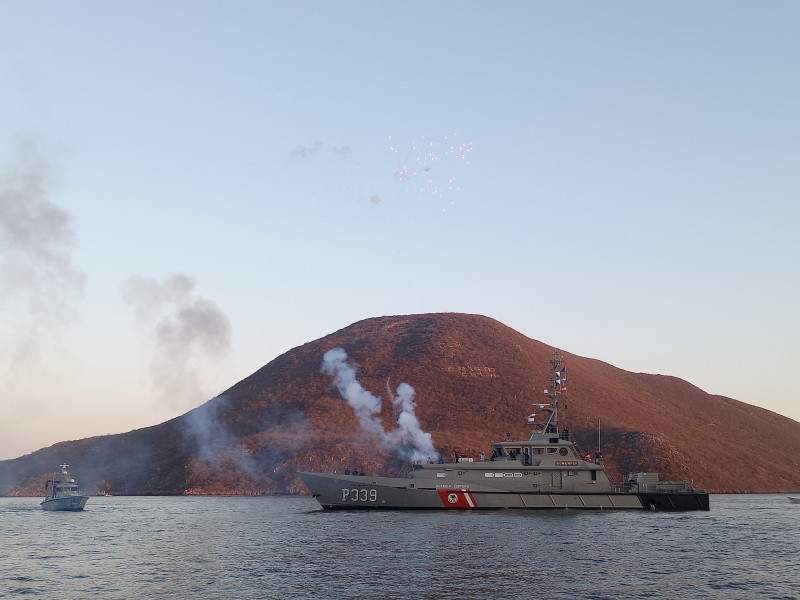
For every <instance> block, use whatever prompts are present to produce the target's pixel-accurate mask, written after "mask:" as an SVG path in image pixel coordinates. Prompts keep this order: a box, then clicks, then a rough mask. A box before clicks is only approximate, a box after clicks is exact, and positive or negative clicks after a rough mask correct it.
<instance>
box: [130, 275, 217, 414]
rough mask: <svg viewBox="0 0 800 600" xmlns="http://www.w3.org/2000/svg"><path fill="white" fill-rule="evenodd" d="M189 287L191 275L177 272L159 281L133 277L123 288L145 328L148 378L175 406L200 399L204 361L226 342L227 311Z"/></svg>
mask: <svg viewBox="0 0 800 600" xmlns="http://www.w3.org/2000/svg"><path fill="white" fill-rule="evenodd" d="M194 286H195V282H194V279H192V278H191V277H189V276H188V275H184V274H181V273H176V274H173V275H170V276H169V277H167V278H166V279H164V280H163V281H158V280H156V279H152V278H143V277H133V278H131V279H129V280H128V282H127V283H126V284H125V285H124V286H123V289H122V296H123V298H124V299H125V300H126V302H128V303H129V304H130V305H131V306H133V308H134V309H135V311H136V316H137V320H138V321H139V322H140V323H142V324H143V325H144V326H145V327H146V331H147V332H148V333H149V337H150V343H151V345H152V346H151V347H152V352H153V355H152V363H151V373H152V377H153V382H154V384H155V385H156V387H158V388H159V390H160V392H161V394H162V395H163V396H164V397H165V399H167V400H168V401H169V402H170V404H171V405H173V406H176V407H178V406H181V405H184V404H186V403H187V402H189V403H191V402H194V401H196V400H198V399H201V398H202V390H201V383H200V372H201V369H202V367H203V364H204V362H205V361H206V360H209V359H215V358H219V357H221V356H223V355H224V354H225V353H226V352H227V351H228V350H229V349H230V345H231V325H230V321H229V319H228V317H227V315H226V314H225V313H224V312H223V311H222V310H221V309H220V308H219V307H218V306H217V305H216V304H215V303H214V302H212V301H210V300H206V299H205V298H200V297H197V296H196V295H195V293H194Z"/></svg>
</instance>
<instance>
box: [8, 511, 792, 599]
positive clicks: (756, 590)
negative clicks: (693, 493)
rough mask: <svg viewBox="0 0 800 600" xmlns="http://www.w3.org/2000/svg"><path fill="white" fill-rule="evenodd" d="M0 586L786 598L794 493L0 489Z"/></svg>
mask: <svg viewBox="0 0 800 600" xmlns="http://www.w3.org/2000/svg"><path fill="white" fill-rule="evenodd" d="M0 523H1V524H2V526H1V527H2V535H3V544H1V545H0V597H6V596H10V597H16V596H34V597H36V596H46V597H48V598H62V599H63V598H86V597H89V596H97V597H100V598H188V597H200V598H211V597H214V598H218V597H219V598H223V597H224V598H364V597H382V598H401V597H402V598H407V597H408V596H409V592H408V590H409V588H410V589H413V590H415V592H414V593H413V596H415V597H422V598H456V597H457V598H460V599H463V598H532V597H535V596H539V595H542V596H545V597H548V598H566V597H572V598H652V597H654V596H656V597H661V598H683V597H693V598H726V599H727V598H759V597H760V598H796V597H797V594H798V590H800V552H798V547H797V544H798V540H800V505H792V504H790V503H789V502H788V500H787V499H786V497H785V496H777V495H750V496H713V497H712V508H711V511H710V512H691V513H674V514H673V513H651V512H638V511H635V512H634V511H630V512H624V511H599V512H596V511H592V512H581V511H571V510H568V511H554V512H534V511H493V512H445V511H423V512H399V511H398V512H393V511H388V512H383V511H364V512H324V511H322V510H320V509H319V505H318V504H317V503H316V502H315V501H314V500H312V499H311V498H306V497H304V498H299V497H236V498H221V497H208V498H206V497H122V496H114V497H97V498H91V499H90V500H89V504H88V505H87V508H86V510H85V511H83V512H78V513H59V512H46V511H43V510H41V509H40V507H39V499H36V498H0Z"/></svg>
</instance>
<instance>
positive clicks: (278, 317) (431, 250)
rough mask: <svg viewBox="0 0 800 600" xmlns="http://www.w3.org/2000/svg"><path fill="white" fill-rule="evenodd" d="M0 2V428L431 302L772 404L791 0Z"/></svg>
mask: <svg viewBox="0 0 800 600" xmlns="http://www.w3.org/2000/svg"><path fill="white" fill-rule="evenodd" d="M2 12H3V17H2V19H0V311H2V323H0V376H1V377H2V384H0V385H1V386H2V387H0V410H1V411H2V412H0V458H11V457H15V456H19V455H20V454H23V453H27V452H31V451H33V450H36V449H38V448H40V447H43V446H46V445H50V444H52V443H54V442H57V441H61V440H64V439H78V438H82V437H86V436H90V435H98V434H105V433H117V432H122V431H128V430H130V429H133V428H137V427H142V426H147V425H152V424H155V423H159V422H162V421H164V420H166V419H168V418H171V417H172V416H175V415H178V414H182V413H184V412H186V410H188V409H189V408H192V407H194V406H197V405H198V404H201V403H202V402H204V401H205V400H207V399H208V398H210V397H212V396H213V395H215V394H217V393H218V392H220V391H222V390H224V389H226V388H227V387H229V386H230V385H232V384H233V383H235V382H237V381H239V380H241V379H243V378H244V377H246V376H248V375H250V374H251V373H252V372H254V371H255V370H257V369H258V368H260V367H261V366H263V365H264V364H266V363H267V362H269V361H270V360H272V359H273V358H275V357H276V356H278V355H279V354H282V353H283V352H285V351H287V350H289V349H290V348H293V347H295V346H298V345H301V344H303V343H305V342H308V341H311V340H313V339H317V338H319V337H321V336H323V335H326V334H328V333H330V332H332V331H335V330H337V329H340V328H342V327H345V326H347V325H349V324H351V323H353V322H355V321H358V320H361V319H365V318H368V317H373V316H380V315H387V314H406V313H419V312H439V311H448V312H468V313H480V314H484V315H487V316H490V317H493V318H495V319H497V320H499V321H501V322H503V323H505V324H506V325H508V326H510V327H512V328H514V329H516V330H518V331H520V332H522V333H523V334H525V335H527V336H529V337H531V338H534V339H538V340H541V341H543V342H545V343H547V344H550V345H552V346H554V347H559V348H562V349H564V350H566V351H569V352H573V353H576V354H580V355H583V356H589V357H592V358H597V359H600V360H603V361H606V362H609V363H611V364H614V365H616V366H618V367H620V368H623V369H627V370H631V371H642V372H648V373H662V374H668V375H674V376H677V377H681V378H683V379H686V380H688V381H690V382H692V383H694V384H695V385H698V386H699V387H701V388H702V389H704V390H706V391H707V392H710V393H715V394H723V395H727V396H730V397H733V398H736V399H738V400H742V401H744V402H748V403H751V404H756V405H758V406H763V407H765V408H768V409H770V410H773V411H776V412H779V413H781V414H783V415H786V416H788V417H791V418H793V419H796V420H800V402H798V400H800V384H799V383H798V381H797V378H796V377H795V371H796V369H797V365H798V364H800V343H798V339H800V319H798V311H797V308H796V306H797V304H798V302H797V298H798V296H800V270H799V269H798V264H800V243H798V241H797V228H798V223H799V222H800V208H798V200H800V198H798V190H800V142H798V140H800V110H798V106H800V38H798V35H797V28H798V23H799V22H800V19H799V17H800V5H798V4H797V3H796V2H770V3H766V4H765V3H757V2H727V1H726V2H702V3H695V2H670V3H654V2H647V3H644V2H611V3H600V2H574V3H560V2H559V3H555V2H552V3H539V2H505V3H488V2H402V3H399V2H398V3H388V2H279V3H276V2H168V3H166V2H137V3H133V4H132V3H121V2H119V3H109V2H81V3H61V2H36V3H34V2H22V1H14V0H12V1H9V2H6V3H4V5H3V7H2ZM157 334H160V337H156V335H157ZM321 360H322V357H320V361H321ZM409 383H410V384H411V385H413V384H414V382H413V381H410V382H409ZM378 393H379V391H378Z"/></svg>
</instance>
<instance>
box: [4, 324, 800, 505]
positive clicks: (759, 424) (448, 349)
mask: <svg viewBox="0 0 800 600" xmlns="http://www.w3.org/2000/svg"><path fill="white" fill-rule="evenodd" d="M335 347H341V348H343V349H344V350H345V351H346V352H347V354H348V357H349V360H350V361H351V363H352V364H353V365H355V366H356V368H357V371H356V376H357V378H358V381H359V382H360V383H361V384H362V385H363V387H364V388H366V389H367V390H369V391H370V392H372V394H374V395H376V396H382V397H383V398H384V401H383V405H382V412H381V420H382V423H383V426H384V428H385V429H386V430H390V429H393V428H394V427H396V424H395V421H396V416H394V415H393V410H394V409H393V407H392V405H391V403H390V402H389V401H388V398H389V392H388V391H387V388H390V389H391V390H395V389H396V388H397V386H398V385H399V384H400V383H401V382H407V383H409V384H411V385H412V386H413V387H414V390H415V392H416V403H417V408H416V414H417V416H418V417H419V420H420V424H421V427H422V428H423V429H424V430H425V431H427V432H429V433H431V434H432V436H433V442H434V444H435V445H436V448H437V449H438V450H439V451H440V452H441V453H442V454H443V455H444V456H445V457H453V456H454V454H455V453H456V452H458V453H460V454H462V455H471V456H477V454H478V452H481V451H484V452H488V451H489V443H490V442H491V441H497V440H500V439H502V438H504V437H505V435H506V432H510V433H511V434H512V435H513V436H514V437H522V436H524V437H527V435H528V430H527V427H526V425H525V417H526V416H527V415H528V414H529V413H530V412H531V404H532V403H533V402H536V403H538V402H540V401H541V400H542V390H543V389H544V388H545V387H546V386H547V385H548V382H549V364H548V361H549V360H550V358H551V356H552V348H550V347H549V346H546V345H544V344H542V343H541V342H537V341H535V340H532V339H530V338H527V337H525V336H523V335H522V334H520V333H518V332H516V331H514V330H512V329H510V328H508V327H506V326H505V325H503V324H501V323H499V322H497V321H495V320H493V319H490V318H487V317H483V316H478V315H464V314H426V315H411V316H396V317H380V318H373V319H367V320H365V321H361V322H358V323H355V324H353V325H351V326H349V327H347V328H345V329H342V330H340V331H337V332H335V333H333V334H331V335H328V336H326V337H324V338H322V339H319V340H316V341H314V342H310V343H308V344H305V345H303V346H300V347H298V348H295V349H293V350H290V351H289V352H287V353H285V354H283V355H282V356H279V357H278V358H276V359H275V360H273V361H272V362H270V363H269V364H267V365H266V366H264V367H263V368H261V369H260V370H258V371H257V372H256V373H254V374H253V375H251V376H250V377H248V378H246V379H244V380H243V381H241V382H239V383H237V384H236V385H234V386H233V387H232V388H230V389H229V390H227V391H226V392H225V393H224V394H222V395H221V396H219V397H217V398H214V399H212V400H210V401H209V402H207V403H206V404H204V405H203V406H201V407H199V408H197V409H195V410H193V411H191V412H189V413H187V414H185V415H183V416H181V417H178V418H175V419H172V420H170V421H167V422H165V423H162V424H160V425H156V426H153V427H148V428H145V429H140V430H135V431H131V432H128V433H125V434H119V435H109V436H102V437H95V438H89V439H84V440H78V441H70V442H61V443H58V444H55V445H54V446H51V447H49V448H45V449H42V450H39V451H37V452H34V453H32V454H29V455H26V456H23V457H20V458H17V459H13V460H6V461H0V495H34V496H37V495H41V494H42V490H43V488H44V481H45V480H46V479H47V477H48V476H49V475H50V474H51V473H52V472H53V470H54V468H55V467H56V466H57V465H58V464H59V463H61V462H68V463H70V464H71V465H73V471H74V473H75V475H76V478H78V479H79V482H80V483H81V484H82V485H83V486H84V487H86V488H87V490H89V491H98V492H99V491H101V490H107V491H110V492H113V493H116V494H183V493H190V494H191V493H198V494H274V493H305V492H306V490H305V488H304V487H303V485H302V483H301V482H300V480H299V478H298V477H297V471H298V470H303V469H309V470H324V471H330V470H339V471H343V470H344V469H346V468H350V469H357V470H359V471H366V472H384V473H386V472H388V473H392V472H396V471H397V470H398V469H399V468H400V467H399V464H400V463H399V461H398V457H397V456H396V455H395V454H394V453H393V452H391V451H387V450H386V449H385V448H384V447H383V446H381V445H380V444H377V443H376V442H375V440H374V439H373V438H372V437H370V436H368V435H365V434H364V433H363V431H362V430H361V429H360V427H359V422H358V419H357V418H356V416H355V414H354V412H353V410H352V409H351V408H350V407H349V406H348V404H347V402H346V401H345V400H344V399H343V398H342V397H341V395H340V394H339V391H338V390H337V389H336V387H335V386H334V385H333V380H332V377H331V376H330V375H328V374H325V373H323V372H322V371H321V364H322V358H323V355H324V354H325V352H326V351H328V350H330V349H332V348H335ZM561 356H562V358H563V360H564V363H565V364H566V365H567V366H568V371H569V390H568V392H566V393H565V394H563V398H562V400H563V404H565V405H566V410H564V411H563V412H562V414H561V417H562V419H561V420H562V424H566V425H567V426H569V428H570V430H571V431H572V433H573V435H574V436H575V437H576V438H577V440H578V442H579V444H580V446H581V447H582V448H584V449H585V450H592V449H594V448H595V447H596V445H597V437H598V429H597V425H598V419H600V422H601V425H602V429H601V431H600V437H601V442H602V448H603V451H604V454H605V457H606V464H607V468H608V471H609V475H610V477H611V478H612V480H616V481H619V480H621V478H622V476H623V475H624V474H626V473H628V472H630V471H638V470H649V471H658V472H659V473H660V474H661V475H662V478H672V479H691V480H693V481H694V483H695V484H696V485H698V486H701V487H706V488H708V489H709V490H711V491H717V492H730V491H743V492H744V491H748V492H755V491H763V492H778V491H791V490H800V463H799V459H798V457H800V423H798V422H796V421H793V420H791V419H788V418H786V417H782V416H780V415H777V414H775V413H772V412H770V411H767V410H764V409H761V408H757V407H754V406H750V405H747V404H744V403H742V402H738V401H736V400H732V399H730V398H724V397H721V396H713V395H710V394H707V393H705V392H703V391H702V390H700V389H698V388H696V387H695V386H693V385H691V384H689V383H687V382H685V381H682V380H680V379H677V378H675V377H667V376H662V375H647V374H643V373H630V372H627V371H623V370H621V369H617V368H615V367H613V366H611V365H609V364H606V363H603V362H600V361H598V360H593V359H589V358H583V357H579V356H575V355H572V354H569V353H567V352H563V351H562V352H561ZM562 407H563V405H562Z"/></svg>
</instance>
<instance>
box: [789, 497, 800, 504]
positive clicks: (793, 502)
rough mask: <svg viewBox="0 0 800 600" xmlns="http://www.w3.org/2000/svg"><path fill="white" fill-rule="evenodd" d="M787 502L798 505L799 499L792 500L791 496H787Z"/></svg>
mask: <svg viewBox="0 0 800 600" xmlns="http://www.w3.org/2000/svg"><path fill="white" fill-rule="evenodd" d="M789 502H791V503H792V504H800V498H794V497H792V496H789Z"/></svg>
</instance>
